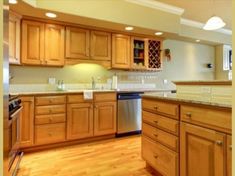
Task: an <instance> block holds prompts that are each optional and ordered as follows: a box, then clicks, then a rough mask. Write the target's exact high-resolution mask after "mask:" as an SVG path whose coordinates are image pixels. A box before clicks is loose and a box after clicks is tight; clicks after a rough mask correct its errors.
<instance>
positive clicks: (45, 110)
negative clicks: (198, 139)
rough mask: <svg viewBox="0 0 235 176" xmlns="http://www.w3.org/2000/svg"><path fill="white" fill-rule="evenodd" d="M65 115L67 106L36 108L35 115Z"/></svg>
mask: <svg viewBox="0 0 235 176" xmlns="http://www.w3.org/2000/svg"><path fill="white" fill-rule="evenodd" d="M59 113H65V105H51V106H36V108H35V114H36V115H43V114H59Z"/></svg>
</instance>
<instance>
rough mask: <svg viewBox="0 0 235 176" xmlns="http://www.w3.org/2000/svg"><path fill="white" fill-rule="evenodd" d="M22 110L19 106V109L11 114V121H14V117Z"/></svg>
mask: <svg viewBox="0 0 235 176" xmlns="http://www.w3.org/2000/svg"><path fill="white" fill-rule="evenodd" d="M22 109H23V106H20V108H19V109H17V110H16V111H15V112H14V113H13V114H11V119H12V120H14V116H16V115H17V114H18V113H19V112H20V111H21V110H22Z"/></svg>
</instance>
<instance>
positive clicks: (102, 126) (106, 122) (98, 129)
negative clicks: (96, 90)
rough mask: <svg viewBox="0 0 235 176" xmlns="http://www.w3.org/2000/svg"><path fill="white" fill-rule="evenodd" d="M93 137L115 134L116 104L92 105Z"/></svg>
mask: <svg viewBox="0 0 235 176" xmlns="http://www.w3.org/2000/svg"><path fill="white" fill-rule="evenodd" d="M94 108H95V109H94V136H100V135H107V134H114V133H115V132H116V102H96V103H95V104H94Z"/></svg>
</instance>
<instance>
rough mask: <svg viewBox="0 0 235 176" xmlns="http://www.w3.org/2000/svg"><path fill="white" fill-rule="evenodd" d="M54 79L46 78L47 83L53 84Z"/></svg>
mask: <svg viewBox="0 0 235 176" xmlns="http://www.w3.org/2000/svg"><path fill="white" fill-rule="evenodd" d="M55 82H56V80H55V78H48V84H52V85H53V84H55Z"/></svg>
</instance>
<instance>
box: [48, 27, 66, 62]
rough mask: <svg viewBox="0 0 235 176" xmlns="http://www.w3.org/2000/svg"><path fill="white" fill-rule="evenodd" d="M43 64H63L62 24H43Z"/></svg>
mask: <svg viewBox="0 0 235 176" xmlns="http://www.w3.org/2000/svg"><path fill="white" fill-rule="evenodd" d="M45 64H46V65H54V66H63V65H64V26H60V25H55V24H46V25H45Z"/></svg>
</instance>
